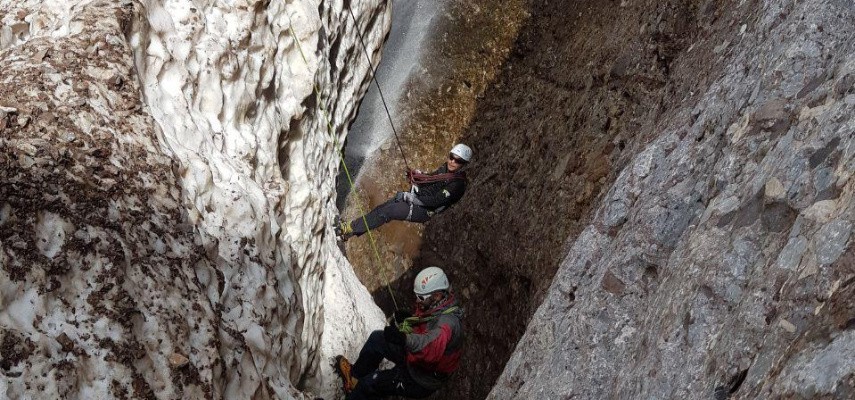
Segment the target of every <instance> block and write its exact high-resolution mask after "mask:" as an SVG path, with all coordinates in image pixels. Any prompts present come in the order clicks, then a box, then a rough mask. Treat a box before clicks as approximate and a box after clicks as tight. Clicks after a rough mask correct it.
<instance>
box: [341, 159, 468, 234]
mask: <svg viewBox="0 0 855 400" xmlns="http://www.w3.org/2000/svg"><path fill="white" fill-rule="evenodd" d="M471 159H472V149H470V148H469V146H467V145H465V144H457V145H455V146H454V147H453V148H452V149H451V152H450V153H449V154H448V161H446V162H445V164H443V165H441V166H440V167H439V168H437V170H436V171H434V172H431V173H429V174H424V173H422V172H421V171H418V170H415V171H407V176H408V177H409V179H410V182H411V183H412V185H413V186H412V190H411V191H409V192H398V193H396V194H395V197H393V198H391V199H389V200H388V201H386V202H385V203H383V204H381V205H379V206H377V207H375V208H374V209H373V210H371V212H369V213H368V214H366V215H364V216H361V217H359V218H356V219H354V220H353V221H351V222H345V223H341V224H340V225H339V226H337V227H336V233H337V234H338V236H339V237H340V238H341V239H342V240H347V239H348V238H350V237H351V236H354V235H355V236H360V235H362V234H364V233H365V232H367V231H368V230H369V229H375V228H377V227H379V226H381V225H383V224H385V223H387V222H389V221H391V220H399V221H412V222H422V223H423V222H427V221H428V220H430V218H431V216H432V215H433V214H436V213H438V212H441V211H442V210H444V209H445V208H447V207H448V206H450V205H452V204H454V203H456V202H457V201H458V200H460V198H461V197H463V192H464V191H465V190H466V173H465V172H463V168H464V167H465V166H466V164H468V163H469V160H471ZM366 224H367V225H366Z"/></svg>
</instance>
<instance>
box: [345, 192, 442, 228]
mask: <svg viewBox="0 0 855 400" xmlns="http://www.w3.org/2000/svg"><path fill="white" fill-rule="evenodd" d="M391 220H396V221H411V222H422V223H424V222H427V221H428V220H430V215H429V214H428V210H427V209H426V208H424V207H422V206H417V205H415V204H410V203H407V202H406V201H403V200H396V199H394V198H393V199H389V200H388V201H386V202H385V203H383V204H381V205H379V206H377V207H374V209H373V210H371V212H369V213H368V214H366V215H365V220H364V221H363V219H362V217H359V218H357V219H355V220H353V221H351V222H350V226H351V228H353V234H354V235H356V236H359V235H362V234H363V233H365V232H367V231H368V228H370V229H372V230H373V229H376V228H378V227H380V226H381V225H383V224H385V223H387V222H389V221H391ZM366 221H367V222H368V227H367V228H366V226H365V222H366Z"/></svg>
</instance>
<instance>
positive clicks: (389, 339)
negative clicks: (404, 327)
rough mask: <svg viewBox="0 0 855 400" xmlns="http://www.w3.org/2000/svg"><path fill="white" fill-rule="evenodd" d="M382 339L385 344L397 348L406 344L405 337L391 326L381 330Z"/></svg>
mask: <svg viewBox="0 0 855 400" xmlns="http://www.w3.org/2000/svg"><path fill="white" fill-rule="evenodd" d="M383 338H385V339H386V343H391V344H397V345H399V346H403V345H404V344H406V343H407V335H404V333H403V332H401V331H399V330H398V328H396V327H394V326H391V325H390V326H387V327H386V328H384V329H383Z"/></svg>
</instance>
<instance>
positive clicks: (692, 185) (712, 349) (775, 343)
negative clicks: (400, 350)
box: [489, 0, 855, 399]
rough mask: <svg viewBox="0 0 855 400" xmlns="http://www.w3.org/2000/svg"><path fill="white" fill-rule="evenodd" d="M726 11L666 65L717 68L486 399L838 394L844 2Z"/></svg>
mask: <svg viewBox="0 0 855 400" xmlns="http://www.w3.org/2000/svg"><path fill="white" fill-rule="evenodd" d="M733 7H734V9H733V10H731V11H732V14H731V18H732V20H733V23H732V24H731V28H729V29H730V31H731V33H730V37H729V38H728V39H727V41H723V43H721V42H720V43H702V44H698V45H697V47H696V48H695V49H694V50H692V51H694V53H692V52H691V51H689V52H686V53H683V54H682V55H681V56H680V57H678V58H677V60H675V65H676V67H675V68H674V69H673V70H672V71H676V72H674V73H678V72H681V71H680V70H679V68H680V67H679V65H680V64H681V63H686V64H689V63H691V62H692V60H698V59H703V58H702V57H704V56H705V54H706V53H705V52H709V51H711V53H710V54H711V55H714V57H713V59H715V65H717V66H720V68H719V69H718V70H715V73H714V74H712V75H711V76H710V79H709V80H708V82H709V83H708V84H707V85H706V86H705V87H704V88H703V91H701V92H700V93H693V94H687V96H686V97H685V98H684V100H683V103H682V104H683V108H682V109H677V110H673V112H672V113H671V114H670V115H668V116H667V118H666V119H665V120H664V121H663V122H662V124H661V129H660V134H659V137H658V138H656V139H654V140H653V141H652V142H651V143H649V144H648V145H647V147H646V149H645V150H644V151H642V152H641V153H639V154H638V155H637V156H636V157H635V158H634V160H633V161H632V162H631V163H630V164H629V165H628V166H627V167H626V168H625V169H624V171H623V172H622V173H621V175H620V176H619V177H618V179H617V181H616V182H615V183H614V185H613V186H612V188H611V189H610V191H609V192H608V193H607V194H606V196H605V198H604V199H603V201H602V203H601V205H600V207H599V210H598V212H597V214H596V216H595V217H594V219H593V221H591V223H590V225H588V227H587V228H586V229H585V230H584V232H583V233H581V234H580V235H579V236H578V237H577V238H576V240H575V243H574V244H573V246H572V248H571V249H570V251H569V253H568V254H567V256H566V258H565V259H564V261H563V262H562V264H561V267H560V269H559V271H558V273H557V274H556V277H555V280H554V281H553V283H552V286H551V288H550V290H549V294H548V295H547V297H546V299H545V300H544V302H543V304H542V305H541V306H540V308H539V309H538V310H537V313H536V314H535V316H534V317H533V318H532V320H531V323H530V325H529V326H528V329H527V331H526V333H525V335H524V337H523V339H522V340H521V341H520V342H519V344H518V345H517V348H516V352H515V353H514V355H513V356H512V357H511V359H510V361H509V362H508V364H507V366H506V368H505V370H504V372H503V374H502V376H501V377H500V379H499V380H498V382H497V384H496V386H495V387H494V389H493V391H492V392H491V394H490V396H489V398H491V399H511V398H513V399H522V398H526V399H570V398H574V399H575V398H579V399H595V398H618V399H660V398H662V399H664V398H668V399H699V398H714V396H718V397H720V398H723V397H728V396H729V397H731V398H746V399H753V398H779V397H784V398H819V397H822V398H853V396H855V381H853V376H855V363H853V362H852V360H853V354H852V353H853V349H855V336H853V335H852V328H853V326H855V323H853V322H852V321H853V320H852V318H853V314H852V309H853V300H852V299H853V298H855V297H853V295H855V284H853V283H855V251H853V250H852V246H851V237H852V226H853V225H852V224H853V221H855V201H853V195H855V181H853V180H852V175H853V172H855V169H853V166H855V133H853V132H855V87H853V78H852V76H853V73H855V56H853V55H854V54H855V30H853V29H852V21H855V9H853V8H852V6H851V4H849V3H847V2H840V1H823V0H814V1H805V2H798V3H792V2H782V1H765V2H762V3H761V4H755V5H749V4H742V3H740V4H739V5H734V6H733ZM716 58H717V59H716ZM684 65H685V64H684ZM684 68H687V67H684ZM682 72H685V71H682ZM689 115H691V116H690V117H688V116H689ZM675 138H677V139H676V140H675ZM574 289H575V291H574ZM568 291H570V292H572V293H574V295H573V296H567V295H566V293H567V292H568Z"/></svg>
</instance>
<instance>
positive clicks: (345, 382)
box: [333, 356, 359, 394]
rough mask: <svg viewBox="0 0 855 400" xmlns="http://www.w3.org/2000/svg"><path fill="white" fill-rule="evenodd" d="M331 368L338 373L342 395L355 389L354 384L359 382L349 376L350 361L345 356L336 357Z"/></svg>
mask: <svg viewBox="0 0 855 400" xmlns="http://www.w3.org/2000/svg"><path fill="white" fill-rule="evenodd" d="M333 367H334V368H335V371H336V373H338V376H340V377H341V381H342V387H343V388H344V393H345V394H347V393H350V392H352V391H353V389H355V388H356V384H357V383H358V382H359V380H357V379H356V378H354V377H353V376H352V375H350V370H351V368H352V367H353V366H352V365H351V364H350V361H348V360H347V358H345V356H336V358H335V363H333Z"/></svg>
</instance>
